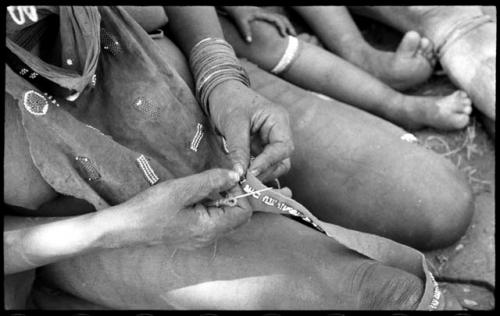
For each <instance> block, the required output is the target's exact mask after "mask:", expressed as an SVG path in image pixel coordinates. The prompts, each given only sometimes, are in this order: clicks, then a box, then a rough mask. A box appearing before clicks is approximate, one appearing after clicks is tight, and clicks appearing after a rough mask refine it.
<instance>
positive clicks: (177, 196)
mask: <svg viewBox="0 0 500 316" xmlns="http://www.w3.org/2000/svg"><path fill="white" fill-rule="evenodd" d="M238 180H239V176H238V175H237V174H236V173H235V172H234V171H231V170H224V169H212V170H207V171H204V172H202V173H199V174H195V175H191V176H188V177H184V178H179V179H175V180H170V181H165V182H163V183H160V184H157V185H155V186H153V187H151V188H149V189H148V190H146V191H143V192H141V193H139V194H138V195H136V196H135V197H133V198H132V199H130V200H128V201H127V202H125V203H123V204H121V205H119V207H117V208H116V209H113V208H111V209H107V210H104V211H103V213H104V212H108V214H104V215H103V217H106V216H109V218H108V219H107V220H106V219H104V218H101V219H99V221H101V223H102V224H104V225H106V222H107V223H109V225H110V226H111V229H104V230H105V231H107V233H106V234H104V237H103V240H102V241H103V245H102V247H104V248H114V247H123V246H129V245H139V244H142V245H144V244H146V245H156V244H167V245H173V246H175V247H177V248H181V249H195V248H200V247H204V246H207V245H209V244H211V243H213V242H214V241H215V240H216V239H217V238H218V237H220V236H222V235H224V234H226V233H228V232H230V231H232V230H234V229H235V228H237V227H238V226H240V225H242V224H244V223H246V222H247V221H248V220H249V218H250V216H251V213H252V210H251V208H250V206H249V204H248V202H246V201H245V200H243V199H241V200H239V201H238V205H237V206H235V207H222V208H216V207H206V206H205V205H203V204H201V203H199V202H200V201H202V200H203V199H205V198H207V197H209V196H213V197H215V195H217V193H219V192H222V191H228V190H229V192H230V193H231V194H233V195H237V194H240V193H241V190H240V188H239V186H238V185H237V183H238ZM215 198H217V197H215ZM103 221H105V222H103ZM96 223H97V221H96ZM97 224H98V223H97Z"/></svg>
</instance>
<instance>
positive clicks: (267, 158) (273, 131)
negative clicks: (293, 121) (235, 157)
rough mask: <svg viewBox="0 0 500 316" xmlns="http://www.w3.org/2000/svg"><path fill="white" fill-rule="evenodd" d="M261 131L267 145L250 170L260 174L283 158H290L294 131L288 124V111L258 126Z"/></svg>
mask: <svg viewBox="0 0 500 316" xmlns="http://www.w3.org/2000/svg"><path fill="white" fill-rule="evenodd" d="M256 128H258V129H259V131H260V137H261V139H262V141H263V143H266V144H267V145H266V147H264V150H263V151H262V153H261V154H260V155H258V156H257V157H256V158H255V160H254V161H253V162H252V167H251V168H250V171H251V172H252V174H253V175H254V176H258V175H259V174H260V173H261V172H262V171H264V170H266V169H268V168H269V167H270V166H272V165H274V164H276V163H278V162H279V161H281V160H284V159H286V158H289V156H290V154H291V153H292V151H293V142H292V139H291V135H292V132H291V130H290V126H289V124H288V115H287V114H286V112H280V114H278V115H276V116H274V117H272V118H269V119H267V120H266V121H265V122H263V123H262V126H258V125H257V126H256Z"/></svg>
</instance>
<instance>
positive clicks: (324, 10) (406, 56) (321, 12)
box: [294, 6, 434, 89]
mask: <svg viewBox="0 0 500 316" xmlns="http://www.w3.org/2000/svg"><path fill="white" fill-rule="evenodd" d="M294 9H295V10H296V11H297V12H298V13H299V14H300V15H301V16H302V17H303V18H304V19H305V21H306V22H307V23H308V24H309V26H310V27H311V28H312V29H313V31H314V32H315V33H316V35H317V36H318V37H319V38H320V40H321V41H322V43H323V44H324V45H325V46H326V47H327V48H328V49H329V50H330V51H332V52H335V53H337V54H338V55H339V56H341V57H342V58H345V59H346V60H348V61H350V62H351V63H353V64H355V65H357V66H359V67H361V68H362V69H364V70H366V71H368V72H369V73H371V74H372V75H374V76H375V77H377V78H379V79H380V80H382V81H384V82H385V83H387V84H388V85H390V86H391V87H393V88H395V89H405V88H408V87H411V86H413V85H415V84H418V83H421V82H423V81H425V80H427V78H429V76H430V75H431V73H432V68H433V66H434V60H433V50H432V44H431V42H430V41H429V40H428V39H427V38H423V37H420V35H419V34H418V33H417V32H414V31H410V32H408V33H406V35H405V36H404V37H403V40H402V41H401V43H400V45H399V47H398V49H397V50H396V52H385V51H381V50H377V49H375V48H373V47H372V46H371V45H370V44H368V43H367V42H366V41H365V40H364V38H363V36H362V35H361V33H360V31H359V29H358V27H357V26H356V24H355V23H354V21H353V20H352V17H351V15H350V14H349V12H348V11H347V9H346V8H345V7H343V6H305V7H301V6H299V7H294Z"/></svg>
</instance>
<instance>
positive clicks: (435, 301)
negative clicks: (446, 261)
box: [429, 272, 441, 310]
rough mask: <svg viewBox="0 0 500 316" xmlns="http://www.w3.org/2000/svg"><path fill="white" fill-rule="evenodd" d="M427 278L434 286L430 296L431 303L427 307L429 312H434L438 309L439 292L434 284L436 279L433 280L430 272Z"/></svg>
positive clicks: (436, 284)
mask: <svg viewBox="0 0 500 316" xmlns="http://www.w3.org/2000/svg"><path fill="white" fill-rule="evenodd" d="M429 277H430V279H431V281H432V284H433V285H434V293H433V295H432V297H433V298H432V301H431V304H430V305H429V307H430V309H431V310H435V309H437V308H438V307H439V299H440V298H441V290H440V289H439V285H438V283H437V282H436V279H434V275H432V273H431V272H429Z"/></svg>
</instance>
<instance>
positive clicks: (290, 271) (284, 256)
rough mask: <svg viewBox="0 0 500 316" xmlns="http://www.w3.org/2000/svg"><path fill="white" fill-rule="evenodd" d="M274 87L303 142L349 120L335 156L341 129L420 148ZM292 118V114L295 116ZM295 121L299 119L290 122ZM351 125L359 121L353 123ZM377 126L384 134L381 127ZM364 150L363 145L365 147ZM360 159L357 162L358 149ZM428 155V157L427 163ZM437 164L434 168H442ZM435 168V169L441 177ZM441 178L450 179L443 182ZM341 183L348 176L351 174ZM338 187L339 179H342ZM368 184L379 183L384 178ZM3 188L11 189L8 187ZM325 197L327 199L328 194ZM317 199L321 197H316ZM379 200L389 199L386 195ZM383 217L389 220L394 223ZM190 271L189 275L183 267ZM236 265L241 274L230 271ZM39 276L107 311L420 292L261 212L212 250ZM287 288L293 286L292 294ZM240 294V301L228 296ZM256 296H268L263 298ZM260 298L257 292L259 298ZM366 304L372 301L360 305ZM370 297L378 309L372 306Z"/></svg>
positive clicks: (386, 300)
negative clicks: (317, 129) (315, 127)
mask: <svg viewBox="0 0 500 316" xmlns="http://www.w3.org/2000/svg"><path fill="white" fill-rule="evenodd" d="M247 67H248V65H247ZM249 70H250V75H251V76H252V79H253V80H255V79H256V78H258V77H261V76H266V75H264V74H265V73H264V72H262V71H259V70H258V69H256V68H253V69H252V67H251V66H250V67H249ZM254 71H257V72H258V73H254ZM259 72H262V73H259ZM266 80H271V81H272V82H274V81H275V80H279V79H276V78H275V77H273V76H271V75H267V77H264V79H263V81H262V80H261V81H260V82H258V83H257V84H256V87H257V88H258V89H259V90H261V91H262V92H263V93H268V94H269V93H270V92H269V91H266V90H265V89H263V88H262V86H261V85H267V84H269V81H267V82H266ZM279 82H280V83H281V84H280V85H283V86H282V87H281V88H280V90H281V91H280V93H279V94H278V95H279V96H278V95H275V96H276V97H277V98H281V99H282V100H283V101H284V102H285V101H286V102H290V104H294V103H295V102H299V103H300V104H299V105H298V107H297V109H301V110H298V111H297V113H296V115H297V116H298V117H301V119H299V120H294V121H293V123H292V124H296V128H294V130H295V133H296V135H299V136H300V135H301V134H302V132H304V134H303V135H302V136H303V137H305V138H307V139H308V142H311V139H313V138H315V137H317V136H318V134H317V133H312V134H311V133H308V131H311V129H308V128H307V126H308V125H310V124H311V119H312V120H313V121H314V122H316V123H318V124H319V125H320V126H321V129H323V130H325V128H326V129H328V126H332V125H331V124H329V123H327V122H330V120H329V119H330V117H329V116H327V117H326V118H325V120H321V119H320V120H319V121H318V118H322V117H324V114H325V113H326V112H325V110H327V111H331V109H332V106H333V108H334V109H337V110H336V111H334V112H333V113H332V115H335V116H338V117H345V118H344V119H338V125H337V126H338V128H339V130H332V131H331V132H339V133H342V130H344V132H343V133H342V134H341V135H338V137H334V138H330V140H327V141H329V142H331V143H330V145H329V146H331V148H332V149H338V148H339V146H345V144H344V143H343V142H342V139H344V138H345V137H346V136H348V135H349V134H352V132H349V131H348V128H347V127H348V126H354V128H355V129H356V131H357V133H359V132H364V133H373V132H374V130H375V131H376V132H375V137H377V138H378V137H380V138H383V139H385V142H386V143H387V145H388V146H389V147H390V148H391V149H395V148H396V147H402V148H403V149H402V150H403V152H406V156H408V155H412V154H415V152H417V153H418V152H419V151H420V150H419V149H418V147H416V145H412V144H406V143H405V142H403V141H401V140H400V139H399V138H398V137H397V136H396V135H398V134H399V133H401V130H400V129H399V128H397V127H395V126H393V125H391V124H389V123H387V122H384V121H382V120H379V119H377V118H375V117H373V116H370V115H368V114H363V115H361V116H359V115H357V114H359V113H362V112H360V111H359V110H356V109H352V108H350V107H348V106H345V105H342V104H339V103H335V102H334V101H327V100H322V99H320V98H318V97H315V96H311V95H309V94H308V93H307V92H305V91H301V92H297V91H299V90H298V89H297V88H292V87H291V86H290V85H289V84H288V83H286V82H284V81H281V80H279ZM304 103H307V104H309V105H311V106H312V111H313V112H316V113H317V114H318V116H317V117H316V115H315V114H314V113H312V114H311V112H309V113H308V112H306V113H305V114H306V115H305V116H304V115H301V114H304V111H303V109H304ZM290 110H291V111H293V109H290ZM352 112H354V113H352ZM322 114H323V115H322ZM292 117H295V116H294V115H292ZM308 118H309V119H308ZM357 120H360V121H358V123H355V124H353V122H356V121H357ZM367 124H368V126H371V128H370V127H368V126H367ZM372 124H376V125H372ZM379 124H380V125H382V128H380V126H378V125H379ZM376 126H378V127H377V128H376ZM383 126H385V128H384V127H383ZM301 131H302V132H301ZM357 139H358V137H354V136H351V137H350V138H348V141H352V142H354V143H355V144H353V146H354V147H357V146H358V145H361V146H362V145H363V144H362V143H361V144H360V143H357ZM339 142H340V143H339ZM319 145H321V144H319ZM364 146H365V147H366V144H365V145H364ZM347 150H348V151H349V152H350V153H349V152H347V151H343V152H342V151H338V153H337V154H338V155H339V156H342V158H343V159H344V160H346V161H352V160H353V159H356V157H353V156H352V153H355V151H353V150H352V149H349V148H348V149H347ZM372 155H377V153H373V152H371V151H369V152H368V156H371V157H370V158H368V157H367V158H366V159H368V160H367V167H370V166H373V165H372V164H370V163H369V161H370V160H371V159H373V156H372ZM356 156H359V158H361V159H363V155H362V154H360V153H359V151H358V154H357V155H356ZM426 156H430V157H427V158H426ZM436 157H437V156H434V155H432V154H430V153H429V152H426V151H423V150H422V152H421V154H420V155H418V156H416V159H415V160H417V159H418V160H421V161H424V162H425V161H426V160H431V159H433V158H436ZM310 158H312V159H311V160H310V161H308V163H307V164H309V165H316V164H317V163H319V164H320V165H319V166H325V164H328V163H329V160H326V161H323V162H321V157H320V156H317V155H314V156H313V157H310ZM389 158H391V156H389ZM329 159H331V157H329ZM339 159H340V157H339ZM392 162H394V161H393V160H392ZM410 162H411V161H410ZM434 162H435V163H437V164H439V163H440V161H439V160H438V161H434ZM373 163H380V160H376V161H373ZM437 164H436V170H435V171H437V170H438V168H437V167H438V165H437ZM431 166H432V165H427V166H426V167H428V168H429V167H431ZM303 167H305V164H304V159H300V160H299V161H298V166H297V168H303ZM339 167H341V166H339ZM441 167H442V166H441ZM25 169H26V170H29V168H22V169H21V170H25ZM385 169H387V168H385ZM450 169H451V168H450ZM303 171H304V172H308V171H309V170H303ZM323 171H324V170H323ZM452 171H453V170H450V174H448V176H450V175H451V174H452ZM292 172H294V173H293V174H292V175H291V176H293V175H294V176H299V173H298V172H297V169H292ZM439 173H441V174H442V173H443V172H442V171H441V172H439ZM369 174H371V173H369ZM313 176H314V174H313ZM444 176H445V177H444V178H446V174H444ZM31 177H33V175H30V177H25V176H23V177H22V178H27V179H31ZM346 177H347V178H348V177H349V175H346ZM332 178H335V176H333V177H332ZM307 179H308V178H307V177H303V180H304V182H306V181H308V180H307ZM342 180H344V181H345V178H343V179H341V181H342ZM374 180H377V181H380V180H381V179H380V178H378V179H374ZM446 180H448V181H452V180H453V178H451V177H448V178H447V179H446ZM337 181H338V180H337ZM297 182H298V181H297ZM6 183H12V182H9V181H6ZM296 185H297V184H296ZM307 186H308V184H307V182H306V183H302V184H301V188H302V189H304V188H306V187H307ZM333 186H335V184H333V185H332V187H333ZM351 188H352V187H351ZM348 189H349V188H348ZM311 190H314V186H311ZM294 191H298V190H294ZM30 193H31V192H30ZM358 193H359V192H358ZM414 193H415V192H414ZM317 194H318V192H316V195H315V198H316V199H318V195H317ZM329 195H332V194H331V193H329ZM30 196H34V195H33V194H32V195H30ZM320 196H322V197H325V195H324V194H322V193H320ZM382 196H383V197H384V198H387V195H386V194H383V195H382ZM339 198H341V196H337V197H336V199H339ZM326 202H327V203H328V202H329V201H326ZM351 202H353V201H351ZM379 202H380V203H384V202H387V201H379ZM355 206H356V205H355ZM47 215H50V214H47ZM386 219H388V220H392V219H394V216H392V217H388V218H386ZM298 249H300V251H299V250H298ZM212 258H213V259H212ZM210 260H213V261H210ZM235 260H236V264H235ZM207 262H208V263H210V262H213V264H207ZM186 267H189V268H188V269H186ZM235 267H238V268H237V269H235ZM152 269H160V270H159V271H158V273H151V271H152ZM351 269H352V270H351ZM125 271H135V272H136V273H129V272H125ZM242 271H246V272H245V274H244V275H242V274H241V272H242ZM42 275H44V276H45V277H44V279H45V280H46V281H50V282H52V285H54V286H58V287H61V288H63V289H66V290H67V291H69V292H70V293H73V294H75V295H77V296H79V297H82V298H85V299H88V300H90V301H92V302H94V303H96V304H104V305H106V306H108V307H111V308H127V307H128V308H148V309H150V308H172V307H175V308H209V309H210V308H233V309H234V308H237V309H241V308H250V309H255V308H285V309H286V308H293V309H297V308H322V309H325V308H326V309H328V308H335V309H337V308H339V309H342V308H353V306H359V308H411V306H414V305H413V303H414V301H415V297H418V295H417V294H415V293H420V292H419V291H420V286H421V284H420V283H419V280H418V279H415V278H414V277H413V276H411V275H408V274H405V273H402V272H401V271H397V270H396V271H395V270H393V269H389V270H387V267H384V266H381V265H379V264H375V265H373V261H370V260H367V259H364V258H362V257H359V256H357V255H354V254H353V253H352V252H350V251H346V249H345V248H344V247H342V246H340V245H338V244H336V243H335V242H332V241H331V240H330V239H328V238H326V237H325V236H324V235H322V234H320V233H318V232H316V231H314V230H312V229H309V228H307V227H305V226H303V225H300V224H298V223H295V222H293V221H291V220H289V219H287V218H284V217H277V216H274V215H266V214H255V215H254V216H253V217H252V219H251V221H250V222H249V223H248V224H247V225H244V226H242V227H241V228H240V229H238V230H236V231H235V232H234V233H232V234H229V235H227V236H226V237H223V238H222V239H220V240H219V241H218V242H217V243H216V245H213V246H211V247H207V248H205V249H202V250H199V251H183V250H177V251H175V247H168V246H153V247H149V248H142V247H135V248H124V249H121V250H120V249H117V250H113V251H106V252H102V251H101V252H98V253H92V254H89V255H88V256H79V257H76V258H74V259H71V260H66V261H62V262H60V263H57V264H54V265H50V266H48V267H47V268H46V269H44V271H43V273H42ZM172 276H173V277H172ZM90 280H91V281H90ZM217 280H218V281H217ZM220 280H226V281H220ZM229 280H233V281H229ZM346 280H350V281H354V286H353V288H351V290H352V292H351V290H349V287H347V288H346V287H341V288H339V287H338V286H333V284H344V282H345V281H346ZM361 280H362V281H361ZM357 282H360V283H357ZM290 284H296V285H297V286H296V287H295V286H294V287H290ZM49 285H50V283H49ZM188 285H189V286H188ZM292 288H293V289H292ZM236 289H238V291H237V293H239V295H234V293H236V292H235V291H236ZM257 289H258V291H257ZM290 290H292V291H290ZM262 292H264V293H265V295H262ZM375 292H382V293H387V294H384V295H381V296H380V297H379V298H378V299H379V301H377V299H376V298H375V297H374V296H370V294H369V293H375ZM210 293H211V294H210ZM257 293H260V294H259V295H257ZM346 293H347V294H346ZM353 293H357V294H353ZM389 293H390V294H389ZM372 295H373V294H372ZM207 297H209V298H210V300H209V301H207V300H206V298H207ZM228 297H230V298H232V299H228ZM381 297H382V298H383V299H381ZM204 298H205V299H204ZM340 298H341V299H340ZM366 299H368V301H364V300H366ZM373 299H375V300H376V302H374V301H372V300H373ZM380 299H381V300H380ZM394 302H398V303H394ZM401 302H402V303H401ZM356 304H358V305H356Z"/></svg>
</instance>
